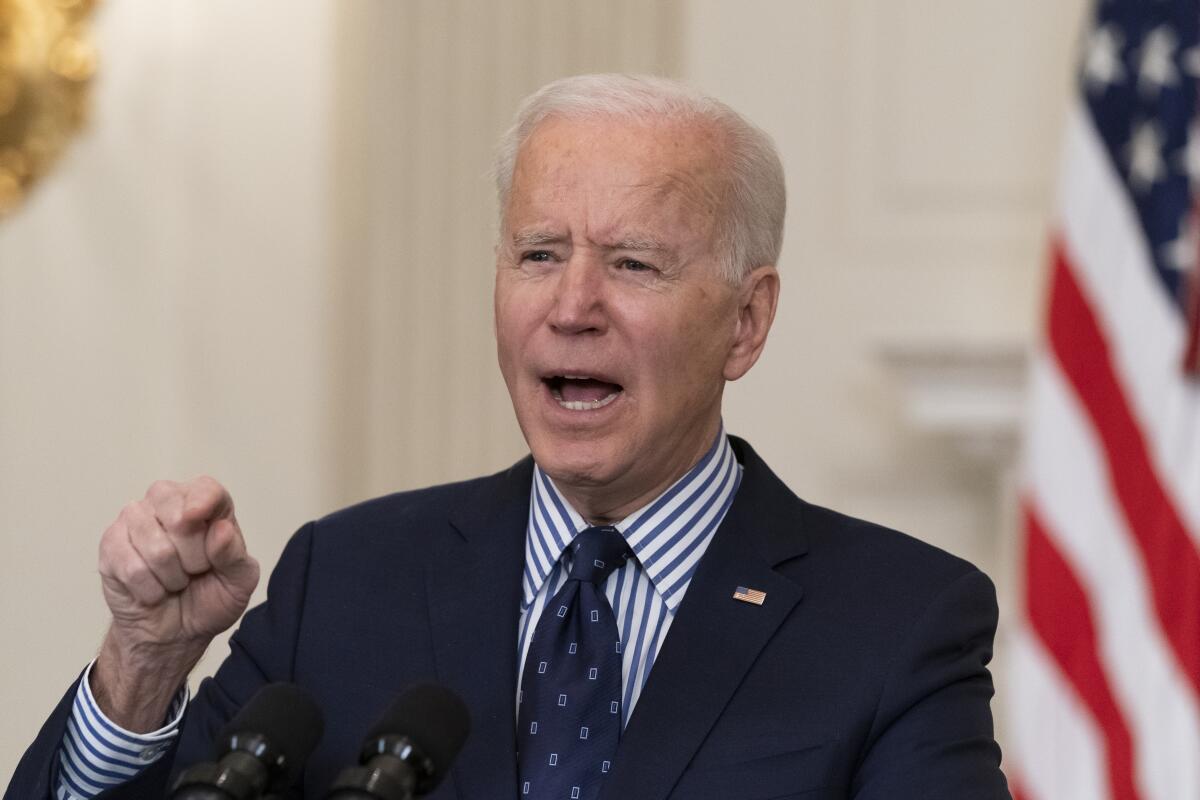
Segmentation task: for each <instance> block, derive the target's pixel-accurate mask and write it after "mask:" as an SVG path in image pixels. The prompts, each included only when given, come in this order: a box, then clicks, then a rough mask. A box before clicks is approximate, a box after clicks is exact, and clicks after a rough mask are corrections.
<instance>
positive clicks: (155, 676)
mask: <svg viewBox="0 0 1200 800" xmlns="http://www.w3.org/2000/svg"><path fill="white" fill-rule="evenodd" d="M204 649H205V648H204V647H203V646H200V645H198V644H171V645H161V644H147V643H134V642H129V641H123V637H122V636H121V634H120V633H119V632H117V631H114V630H109V633H108V635H107V636H106V637H105V639H104V644H102V645H101V647H100V653H99V654H98V655H97V656H96V663H95V664H94V665H93V666H92V670H91V675H90V688H91V692H92V696H93V698H94V699H95V701H96V705H97V706H98V707H99V709H100V711H101V712H102V713H103V714H104V715H105V716H106V717H108V719H109V720H111V721H112V722H113V723H114V724H116V725H118V726H120V727H121V728H124V729H125V730H127V731H130V732H132V733H148V732H150V731H153V730H155V729H157V728H159V727H160V726H161V725H162V724H163V720H164V719H165V718H166V715H167V711H168V710H169V708H170V706H171V701H172V700H173V699H174V698H175V695H176V694H177V693H178V691H179V689H180V687H181V686H182V685H183V683H184V681H185V680H186V679H187V676H188V673H190V672H191V670H192V667H194V666H195V665H196V662H197V661H199V660H200V657H201V656H202V655H203V654H204Z"/></svg>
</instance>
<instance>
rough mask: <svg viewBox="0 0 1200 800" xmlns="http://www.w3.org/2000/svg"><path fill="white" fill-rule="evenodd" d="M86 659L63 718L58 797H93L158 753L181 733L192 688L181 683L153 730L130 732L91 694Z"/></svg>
mask: <svg viewBox="0 0 1200 800" xmlns="http://www.w3.org/2000/svg"><path fill="white" fill-rule="evenodd" d="M95 663H96V662H95V661H93V662H92V663H91V664H88V667H87V669H86V670H84V673H83V678H82V679H81V680H80V681H79V689H78V690H77V691H76V692H75V703H74V705H73V706H72V708H71V716H70V718H69V719H68V720H67V733H66V735H65V736H64V737H63V741H62V746H61V747H60V748H59V751H58V753H59V755H58V770H57V772H58V775H57V778H56V779H55V784H56V786H55V796H56V797H58V799H59V800H91V798H92V797H95V796H96V795H98V794H100V793H101V792H103V791H104V790H105V789H108V788H111V787H113V786H117V785H119V784H122V783H125V782H126V781H129V780H132V779H133V778H134V777H136V776H137V774H138V773H139V772H141V771H142V770H143V769H145V768H146V767H148V766H149V765H151V764H153V763H154V762H155V761H157V760H158V759H160V758H162V755H163V753H165V752H166V751H167V750H169V749H170V747H171V744H172V742H173V741H174V740H175V738H176V737H177V736H178V735H179V727H180V724H181V723H182V722H183V712H184V710H185V709H186V708H187V704H188V700H189V698H190V694H189V692H188V688H187V685H186V684H185V685H184V686H183V687H181V688H180V690H179V692H178V693H177V694H176V695H175V699H174V700H172V701H171V707H170V709H168V711H167V721H166V722H165V724H164V725H163V726H162V727H161V728H159V729H158V730H156V731H151V732H150V733H132V732H130V731H127V730H125V729H124V728H122V727H120V726H119V725H117V724H116V723H115V722H113V721H112V720H110V719H109V718H108V717H106V716H105V715H104V712H102V711H101V710H100V707H99V706H98V705H97V704H96V698H95V697H94V696H93V695H92V688H91V683H90V680H89V679H90V677H91V674H92V667H93V666H94V665H95Z"/></svg>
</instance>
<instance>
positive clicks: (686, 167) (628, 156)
mask: <svg viewBox="0 0 1200 800" xmlns="http://www.w3.org/2000/svg"><path fill="white" fill-rule="evenodd" d="M723 186H724V170H723V168H722V160H721V142H720V137H719V136H718V135H717V134H716V132H715V131H713V130H712V129H711V126H705V125H700V124H696V123H690V124H689V122H688V121H685V120H671V119H661V120H653V121H633V120H629V119H625V118H620V117H595V118H584V119H564V118H550V119H547V120H544V121H543V122H541V123H540V124H539V125H538V126H537V128H536V129H535V130H534V131H533V133H532V134H531V135H530V136H529V137H528V138H527V139H526V140H525V142H524V144H523V145H522V146H521V149H520V151H519V153H518V154H517V161H516V165H515V168H514V172H513V183H512V189H511V192H510V195H509V201H508V207H507V209H506V213H505V220H506V225H507V226H508V227H513V226H519V225H525V224H539V223H549V222H551V221H555V220H557V221H559V222H562V221H563V220H562V218H565V217H572V218H573V220H572V223H573V224H576V225H584V226H586V227H587V228H588V231H589V233H592V234H597V235H600V234H602V233H604V232H605V231H606V229H609V228H627V227H629V226H631V225H635V224H639V225H648V224H653V225H657V226H663V225H667V226H675V227H679V226H682V227H686V228H688V229H696V230H695V231H694V232H703V231H710V230H711V229H712V228H713V227H714V222H715V220H716V218H717V215H718V214H719V213H720V211H721V207H722V203H721V198H722V193H723ZM635 226H636V225H635Z"/></svg>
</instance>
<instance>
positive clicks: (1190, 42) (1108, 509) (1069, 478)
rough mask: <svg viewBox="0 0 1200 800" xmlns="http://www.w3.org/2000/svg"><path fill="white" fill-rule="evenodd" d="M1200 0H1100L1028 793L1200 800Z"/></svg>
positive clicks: (1041, 587)
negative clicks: (1199, 366)
mask: <svg viewBox="0 0 1200 800" xmlns="http://www.w3.org/2000/svg"><path fill="white" fill-rule="evenodd" d="M1198 77H1200V0H1187V1H1186V2H1185V1H1184V0H1099V2H1097V3H1096V5H1095V8H1094V13H1093V16H1092V19H1091V24H1090V25H1089V28H1088V30H1087V31H1086V32H1085V34H1084V37H1083V40H1082V58H1081V75H1080V80H1079V86H1078V92H1077V93H1076V96H1075V98H1074V101H1073V103H1072V106H1071V109H1070V113H1069V115H1068V120H1067V126H1066V128H1067V129H1066V143H1065V152H1064V158H1063V172H1062V179H1061V185H1060V190H1059V191H1060V200H1059V205H1058V209H1057V220H1056V225H1055V233H1054V237H1053V244H1052V248H1051V250H1052V256H1051V259H1050V261H1051V263H1050V279H1049V286H1048V302H1047V305H1048V308H1047V315H1046V326H1045V330H1044V333H1043V335H1042V337H1041V342H1040V344H1039V346H1038V347H1037V348H1035V351H1034V354H1033V358H1032V361H1033V364H1032V368H1031V380H1030V397H1031V402H1030V418H1029V423H1028V428H1027V431H1026V452H1025V465H1024V474H1023V479H1022V508H1021V521H1022V545H1023V546H1022V552H1021V564H1022V567H1023V573H1024V585H1023V590H1022V593H1021V600H1022V603H1021V605H1022V609H1021V612H1020V614H1019V617H1018V619H1017V621H1016V625H1015V630H1014V631H1013V633H1012V636H1011V639H1010V640H1009V643H1008V649H1009V653H1010V657H1011V662H1010V667H1011V678H1012V685H1011V687H1010V690H1009V692H1008V696H1009V718H1010V728H1011V730H1012V738H1011V742H1010V753H1009V755H1010V760H1011V766H1010V767H1009V775H1010V779H1011V782H1012V784H1013V788H1014V796H1015V797H1016V798H1019V799H1021V800H1085V799H1086V800H1108V799H1109V798H1112V799H1113V800H1128V799H1133V798H1137V799H1140V800H1168V798H1170V800H1179V798H1200V548H1198V543H1200V384H1198V382H1197V377H1196V360H1197V359H1196V348H1197V343H1196V337H1197V330H1198V328H1197V325H1198V318H1197V316H1198V315H1197V309H1198V306H1200V281H1198V280H1197V279H1196V277H1195V276H1196V275H1197V261H1198V254H1200V214H1198V208H1197V198H1198V197H1200V119H1198V115H1197V110H1198V102H1197V99H1198V96H1197V92H1198V90H1200V84H1198V80H1197V78H1198Z"/></svg>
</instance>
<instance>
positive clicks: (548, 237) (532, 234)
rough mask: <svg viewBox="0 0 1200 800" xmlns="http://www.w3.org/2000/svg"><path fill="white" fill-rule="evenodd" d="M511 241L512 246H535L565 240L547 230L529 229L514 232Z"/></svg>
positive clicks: (563, 237)
mask: <svg viewBox="0 0 1200 800" xmlns="http://www.w3.org/2000/svg"><path fill="white" fill-rule="evenodd" d="M512 241H513V246H514V247H537V246H538V245H542V244H557V243H559V242H563V241H566V237H565V236H562V235H560V234H557V233H550V232H548V231H529V232H526V233H514V234H513V237H512Z"/></svg>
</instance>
